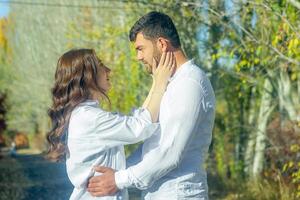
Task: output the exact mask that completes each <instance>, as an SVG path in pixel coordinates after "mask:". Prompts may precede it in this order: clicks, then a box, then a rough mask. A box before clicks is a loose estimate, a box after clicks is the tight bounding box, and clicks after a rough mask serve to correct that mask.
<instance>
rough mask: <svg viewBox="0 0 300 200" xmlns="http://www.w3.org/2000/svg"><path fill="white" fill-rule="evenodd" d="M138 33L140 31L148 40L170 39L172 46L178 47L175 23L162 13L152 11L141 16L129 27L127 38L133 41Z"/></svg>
mask: <svg viewBox="0 0 300 200" xmlns="http://www.w3.org/2000/svg"><path fill="white" fill-rule="evenodd" d="M138 33H142V34H143V35H144V37H145V38H146V39H149V40H153V39H157V38H159V37H163V38H166V39H168V40H170V42H171V44H172V46H173V47H174V48H179V47H180V40H179V36H178V32H177V30H176V28H175V25H174V23H173V21H172V19H171V18H170V17H169V16H168V15H166V14H164V13H160V12H156V11H152V12H150V13H148V14H146V15H144V16H143V17H141V18H140V19H139V20H138V21H137V22H136V23H135V24H134V25H133V26H132V28H131V29H130V32H129V40H130V41H131V42H134V41H135V40H136V36H137V34H138Z"/></svg>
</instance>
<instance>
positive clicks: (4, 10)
mask: <svg viewBox="0 0 300 200" xmlns="http://www.w3.org/2000/svg"><path fill="white" fill-rule="evenodd" d="M8 12H9V7H8V4H7V3H1V2H0V18H1V17H5V16H7V15H8Z"/></svg>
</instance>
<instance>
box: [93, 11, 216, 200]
mask: <svg viewBox="0 0 300 200" xmlns="http://www.w3.org/2000/svg"><path fill="white" fill-rule="evenodd" d="M129 38H130V41H132V42H133V43H134V46H135V48H136V51H137V58H138V60H139V61H141V62H143V63H144V64H145V66H146V68H147V71H148V72H150V73H151V68H152V65H156V63H158V61H159V60H160V57H161V54H162V52H164V51H171V52H173V53H174V56H175V58H176V64H177V66H176V71H175V73H174V75H173V76H172V78H171V79H170V81H169V85H168V87H167V90H166V92H165V93H164V96H163V99H162V102H161V107H160V115H159V122H160V126H161V129H160V131H159V132H157V133H155V134H154V135H152V136H151V137H150V138H148V139H147V140H145V142H144V144H143V145H142V146H140V147H139V148H138V150H137V151H136V152H135V153H134V154H133V155H132V156H131V157H130V158H129V159H128V164H129V165H128V166H127V167H128V168H127V169H126V170H120V171H117V172H114V170H112V169H110V168H106V167H98V168H96V171H98V172H101V173H103V174H102V175H101V176H97V177H93V178H91V179H90V181H89V184H88V190H89V191H90V192H91V194H92V195H94V196H105V195H110V194H113V193H115V192H116V191H117V190H118V189H124V188H128V187H132V186H134V187H136V188H138V189H141V190H144V191H143V194H142V195H143V198H144V199H155V200H159V199H172V200H176V199H205V200H206V199H208V188H207V178H206V171H205V168H204V162H205V158H206V154H207V151H208V148H209V145H210V143H211V137H212V129H213V123H214V113H215V96H214V92H213V89H212V86H211V84H210V81H209V80H208V78H207V77H206V75H205V73H204V72H203V71H202V70H201V69H200V68H199V67H198V66H197V65H195V64H194V63H193V61H192V60H188V59H187V57H186V56H185V54H184V52H183V50H182V49H181V44H180V40H179V36H178V33H177V30H176V28H175V26H174V24H173V22H172V20H171V19H170V17H169V16H167V15H165V14H163V13H159V12H150V13H148V14H146V15H145V16H143V17H142V18H140V19H139V20H138V21H137V22H136V23H135V24H134V26H133V27H132V28H131V30H130V35H129Z"/></svg>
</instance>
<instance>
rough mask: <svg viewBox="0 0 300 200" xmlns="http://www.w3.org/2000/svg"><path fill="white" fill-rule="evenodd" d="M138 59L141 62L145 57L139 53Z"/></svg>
mask: <svg viewBox="0 0 300 200" xmlns="http://www.w3.org/2000/svg"><path fill="white" fill-rule="evenodd" d="M137 59H138V60H139V61H141V60H143V55H142V53H140V52H138V53H137Z"/></svg>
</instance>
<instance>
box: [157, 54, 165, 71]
mask: <svg viewBox="0 0 300 200" xmlns="http://www.w3.org/2000/svg"><path fill="white" fill-rule="evenodd" d="M166 54H167V52H163V53H162V55H161V58H160V61H159V63H158V66H159V67H160V66H163V65H164V63H165V60H166Z"/></svg>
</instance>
